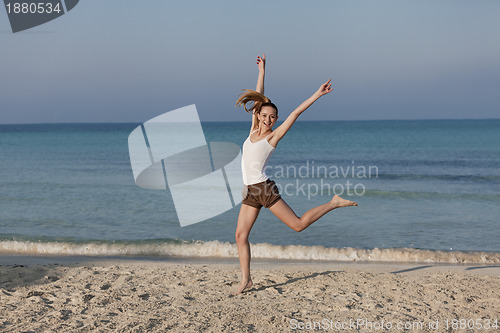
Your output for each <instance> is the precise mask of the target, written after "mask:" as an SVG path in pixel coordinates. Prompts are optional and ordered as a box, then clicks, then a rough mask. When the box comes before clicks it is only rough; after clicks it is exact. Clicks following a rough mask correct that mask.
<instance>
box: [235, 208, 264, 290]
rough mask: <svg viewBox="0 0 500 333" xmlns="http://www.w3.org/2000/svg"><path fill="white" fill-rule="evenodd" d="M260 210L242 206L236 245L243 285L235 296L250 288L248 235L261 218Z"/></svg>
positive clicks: (241, 284)
mask: <svg viewBox="0 0 500 333" xmlns="http://www.w3.org/2000/svg"><path fill="white" fill-rule="evenodd" d="M259 212H260V208H255V207H252V206H248V205H245V204H242V205H241V208H240V215H239V216H238V226H237V227H236V235H235V237H236V245H237V246H238V256H239V258H240V267H241V283H240V285H239V286H238V289H236V290H235V291H234V292H233V295H237V294H241V293H242V292H243V290H245V289H247V288H250V287H251V286H252V285H253V283H252V278H251V277H250V258H251V254H250V243H249V242H248V235H249V234H250V230H252V227H253V224H254V223H255V220H257V216H259Z"/></svg>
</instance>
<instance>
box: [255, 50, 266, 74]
mask: <svg viewBox="0 0 500 333" xmlns="http://www.w3.org/2000/svg"><path fill="white" fill-rule="evenodd" d="M257 65H258V66H259V72H262V73H264V71H265V70H266V55H265V54H264V53H262V57H261V56H257Z"/></svg>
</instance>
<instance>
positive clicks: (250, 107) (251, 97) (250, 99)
mask: <svg viewBox="0 0 500 333" xmlns="http://www.w3.org/2000/svg"><path fill="white" fill-rule="evenodd" d="M242 105H243V108H244V109H245V111H246V112H248V113H253V116H252V117H254V128H252V130H254V129H255V128H258V127H259V118H257V115H258V114H260V110H261V109H262V107H264V106H270V107H272V108H273V109H275V110H276V116H277V115H278V108H277V107H276V105H274V103H273V102H271V100H270V99H269V98H268V97H266V96H264V95H262V94H261V93H259V92H257V91H255V90H250V89H243V92H242V93H241V94H240V97H239V98H238V100H237V101H236V107H240V106H242Z"/></svg>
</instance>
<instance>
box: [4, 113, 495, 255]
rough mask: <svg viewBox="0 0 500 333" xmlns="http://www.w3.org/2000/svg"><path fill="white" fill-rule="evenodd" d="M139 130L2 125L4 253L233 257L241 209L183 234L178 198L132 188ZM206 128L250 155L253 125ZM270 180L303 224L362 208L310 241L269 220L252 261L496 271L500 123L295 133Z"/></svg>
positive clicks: (260, 228) (348, 126) (321, 227)
mask: <svg viewBox="0 0 500 333" xmlns="http://www.w3.org/2000/svg"><path fill="white" fill-rule="evenodd" d="M138 125H140V124H123V123H121V124H97V123H95V124H33V125H0V156H1V167H0V212H1V213H0V254H1V253H4V254H5V253H19V254H87V255H120V254H128V255H165V256H168V255H176V256H177V255H186V256H219V257H231V256H235V255H236V252H235V245H234V231H235V228H236V221H237V216H238V212H239V207H240V206H239V205H238V206H237V207H236V208H233V209H232V210H229V211H227V212H225V213H223V214H222V215H219V216H216V217H213V218H211V219H209V220H206V221H204V222H201V223H198V224H194V225H191V226H187V227H182V228H181V227H180V225H179V220H178V218H177V214H176V211H175V207H174V204H173V201H172V198H171V196H170V193H169V191H161V190H147V189H143V188H140V187H138V186H136V185H135V183H134V178H133V174H132V169H131V166H130V159H129V153H128V145H127V139H128V136H129V134H130V132H131V131H132V130H133V129H134V128H136V127H137V126H138ZM202 128H203V131H204V133H205V136H206V139H207V141H209V142H210V141H212V142H232V143H235V144H238V145H239V146H240V147H241V145H242V144H243V141H244V140H245V139H246V137H247V135H248V131H249V124H248V123H246V122H245V123H239V122H225V123H223V122H220V123H218V122H210V123H203V124H202ZM268 173H269V176H270V177H271V178H272V179H274V180H275V181H276V182H277V183H278V184H279V185H280V186H281V187H280V188H281V189H282V196H283V198H284V199H285V201H286V202H287V203H288V204H289V205H290V206H291V207H292V208H293V209H294V210H295V211H296V213H297V214H298V215H299V216H300V215H301V214H303V213H304V212H305V211H307V210H308V209H309V208H311V207H314V206H316V205H319V204H322V203H325V202H326V201H328V200H329V199H330V198H331V196H332V195H333V193H334V192H335V193H337V194H341V195H343V196H345V197H349V198H350V199H352V200H355V201H357V202H358V204H359V207H349V208H344V209H339V210H335V211H333V212H331V213H329V214H328V215H326V216H325V217H323V218H322V219H321V220H320V221H318V222H316V223H315V224H313V225H312V226H311V227H310V228H308V229H307V230H305V231H303V232H301V233H296V232H294V231H292V230H291V229H289V228H288V227H287V226H286V225H284V224H283V223H282V222H280V221H279V220H278V219H277V218H276V217H275V216H274V215H272V213H270V212H269V211H268V210H265V209H263V210H262V211H261V213H260V216H259V219H258V220H257V222H256V224H255V226H254V228H253V230H252V233H251V235H250V242H251V243H252V244H255V246H254V256H256V257H266V258H291V259H330V260H395V261H433V262H483V263H491V262H500V119H490V120H405V121H403V120H401V121H399V120H394V121H332V122H328V121H324V122H297V123H296V124H295V125H294V127H293V128H292V130H291V131H290V132H289V133H288V134H287V136H286V137H285V138H284V139H283V140H282V142H280V144H279V146H278V148H277V150H276V151H275V153H274V155H273V156H272V158H271V160H270V165H269V169H268ZM285 189H286V191H285ZM284 192H286V193H284Z"/></svg>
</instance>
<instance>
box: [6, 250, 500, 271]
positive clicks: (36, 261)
mask: <svg viewBox="0 0 500 333" xmlns="http://www.w3.org/2000/svg"><path fill="white" fill-rule="evenodd" d="M143 264H146V265H156V266H162V265H163V266H178V265H184V266H206V265H214V266H229V267H230V266H234V268H235V269H236V270H239V261H238V258H220V257H180V256H179V257H176V256H169V257H167V256H85V255H72V256H67V255H24V254H12V255H6V254H1V255H0V267H2V266H4V267H9V266H19V265H22V266H26V267H30V266H46V265H61V266H86V265H87V266H88V265H95V266H111V265H143ZM251 267H252V269H253V268H256V269H271V270H272V269H280V268H294V267H300V268H304V267H313V268H316V269H321V268H327V267H328V268H330V267H335V268H337V269H353V270H360V271H365V272H373V273H382V272H384V273H407V272H414V273H416V272H433V273H437V272H439V273H443V272H467V273H474V274H477V275H490V276H500V265H499V264H481V263H477V264H474V263H467V264H462V263H430V262H405V261H394V262H387V261H335V260H300V259H263V258H252V261H251Z"/></svg>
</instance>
